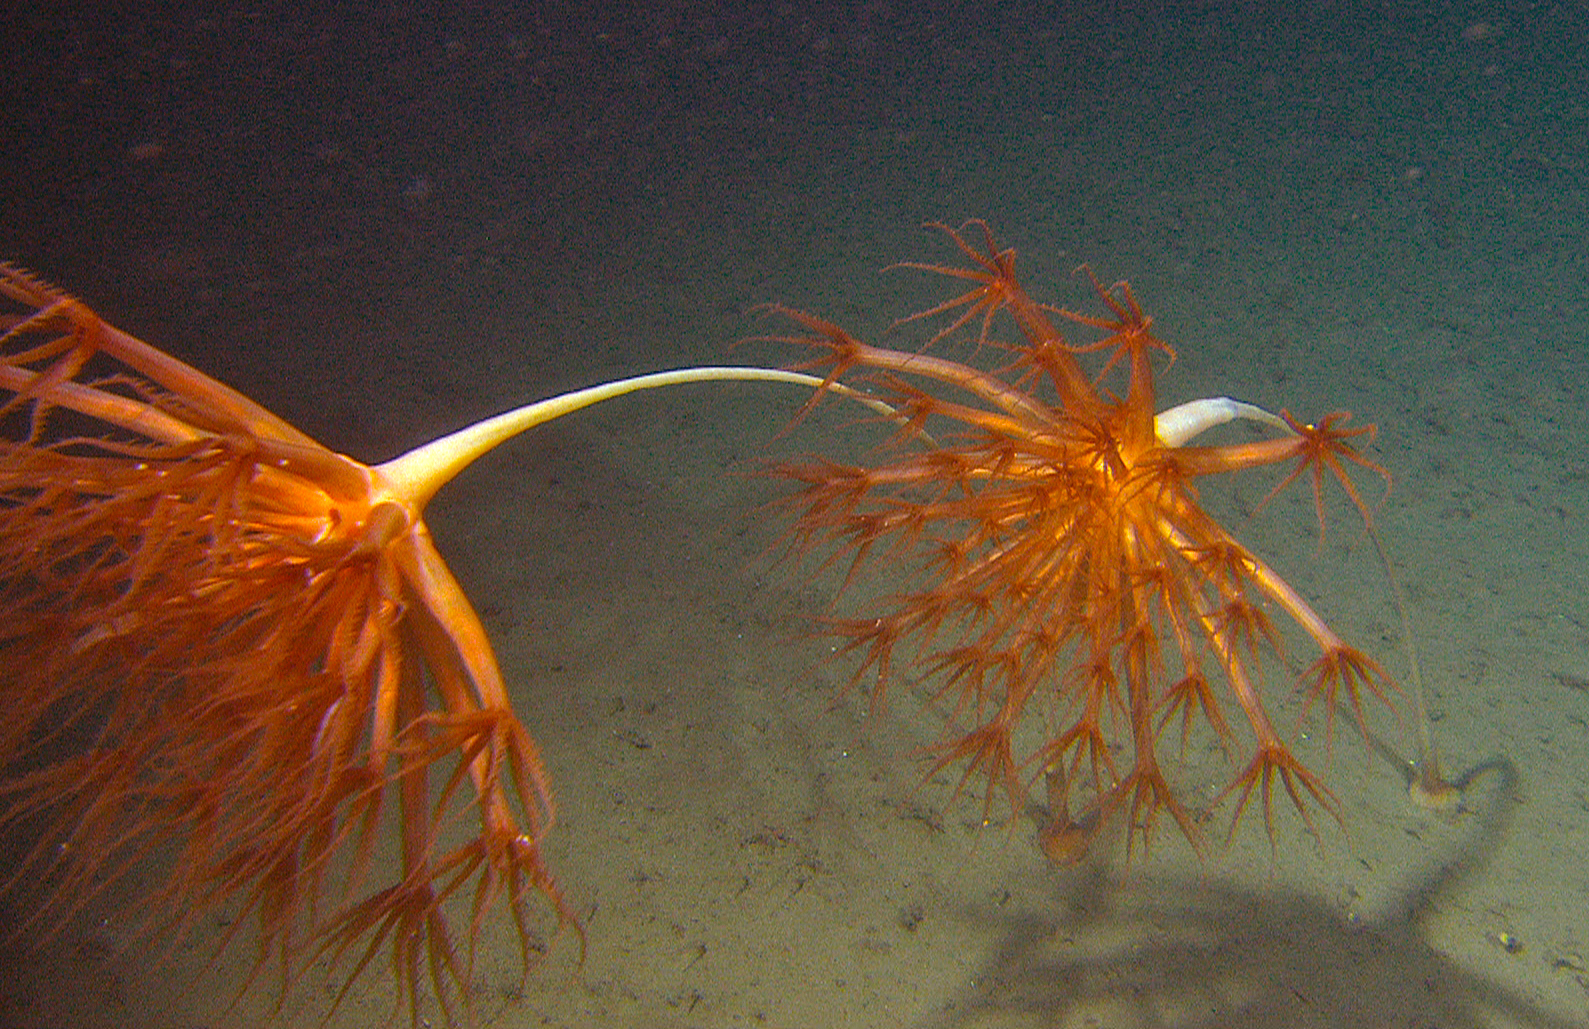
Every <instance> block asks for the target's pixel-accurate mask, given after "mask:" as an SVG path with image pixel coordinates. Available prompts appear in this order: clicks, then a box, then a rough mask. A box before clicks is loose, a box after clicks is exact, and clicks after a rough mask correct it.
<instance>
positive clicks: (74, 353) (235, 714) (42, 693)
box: [0, 266, 818, 1020]
mask: <svg viewBox="0 0 1589 1029" xmlns="http://www.w3.org/2000/svg"><path fill="white" fill-rule="evenodd" d="M0 294H3V296H4V297H5V298H6V302H7V303H8V305H9V307H8V309H6V310H4V311H0V424H3V427H4V430H5V431H4V435H3V438H0V659H3V661H4V664H5V671H4V683H3V692H0V826H4V827H8V828H10V829H11V830H13V831H20V830H28V831H30V832H32V833H34V834H35V836H34V837H31V838H34V839H36V843H34V844H33V845H32V846H31V849H29V850H28V851H27V852H26V854H25V855H24V857H23V859H22V860H21V862H20V864H19V865H18V867H16V868H15V869H14V870H12V871H11V872H10V873H9V874H8V878H7V880H6V882H5V884H4V885H5V886H6V887H7V888H10V889H12V890H15V889H16V888H17V887H18V885H19V884H21V883H23V882H33V881H35V880H37V881H42V882H44V883H46V889H45V891H44V899H43V901H42V902H41V906H39V907H38V908H37V909H36V910H35V911H34V913H33V914H32V915H31V917H30V918H28V919H27V920H26V921H25V923H24V924H23V925H22V926H21V927H20V928H21V930H22V931H29V932H48V931H51V930H55V929H58V928H59V927H60V926H61V925H63V924H64V923H65V921H66V920H68V919H69V918H70V917H71V916H72V915H73V914H74V913H75V912H76V911H78V910H79V909H80V908H81V906H82V905H83V904H84V903H85V901H86V900H87V899H88V898H89V897H91V896H92V895H93V894H94V893H95V892H96V891H98V890H100V889H102V888H103V887H104V886H105V884H106V883H107V882H109V881H111V880H113V879H115V878H116V877H117V876H121V875H125V874H126V873H127V872H128V871H130V870H131V869H132V868H134V867H135V866H138V865H139V864H140V863H142V862H144V861H145V860H146V859H153V860H156V861H158V862H160V863H159V865H158V867H159V868H161V869H163V870H164V871H163V875H164V878H163V879H161V880H159V881H160V882H161V885H160V886H159V887H158V893H159V895H158V896H157V897H156V898H154V899H155V900H156V901H157V903H155V904H153V905H151V907H150V910H152V911H155V912H157V913H158V916H157V917H155V918H154V919H153V921H154V922H155V923H158V924H156V925H152V926H151V928H170V929H174V930H175V931H176V932H178V933H180V932H182V931H184V930H188V929H191V928H193V918H194V916H195V915H196V914H197V913H199V912H203V911H206V910H212V909H214V908H215V907H216V906H217V905H221V904H223V903H226V904H229V905H232V906H234V907H236V908H240V909H241V910H240V911H232V912H231V914H232V916H233V920H232V922H231V925H232V928H231V929H230V930H229V932H231V933H237V932H239V931H241V928H242V927H243V926H245V925H249V924H255V925H257V927H258V932H259V946H260V964H261V965H264V964H265V963H266V962H267V961H270V960H276V961H279V962H280V965H281V969H282V972H283V974H284V976H286V977H287V978H289V979H290V978H291V976H292V975H294V974H295V973H296V972H297V971H299V970H301V969H302V968H303V967H304V965H305V964H306V962H307V961H308V960H310V959H312V958H314V957H316V956H325V955H329V956H332V957H336V956H347V957H348V958H349V959H350V960H351V962H352V974H351V975H350V979H349V981H351V979H352V978H353V977H356V975H357V974H358V973H359V972H360V971H362V970H364V969H365V967H366V966H367V965H369V963H370V962H371V961H373V960H375V959H376V958H377V957H378V956H379V955H380V954H381V953H382V952H383V950H387V949H389V952H390V957H391V959H392V961H393V963H394V969H395V974H396V977H397V979H398V981H399V983H400V985H401V987H402V992H403V994H404V997H403V1000H406V1002H407V1004H408V1005H409V1006H410V1010H411V1011H412V1012H413V1013H414V1017H415V1019H416V1020H417V1019H418V1006H417V1005H418V990H419V987H420V984H421V981H422V980H424V979H427V978H428V979H429V980H430V981H431V982H432V983H433V984H434V987H435V989H436V991H437V994H438V996H439V1000H440V1002H441V1003H442V1005H443V1006H444V1007H446V1006H447V1004H448V999H447V996H448V990H447V985H448V983H449V982H451V983H458V982H460V981H467V977H468V975H469V970H470V968H471V966H472V962H473V958H474V953H473V941H474V939H475V936H476V934H477V933H478V932H479V930H480V928H481V925H482V920H483V919H484V918H485V917H486V915H487V913H488V912H490V911H492V910H493V909H494V908H500V907H502V906H504V905H505V907H506V909H507V911H508V912H509V914H510V916H511V917H512V919H513V922H514V925H515V927H516V929H517V935H518V942H519V946H520V948H521V957H522V958H523V960H524V965H525V967H526V969H527V968H528V967H529V965H530V963H531V961H532V958H533V957H534V956H535V955H534V952H535V950H536V949H538V947H539V941H538V937H537V934H536V933H535V931H534V921H533V919H534V917H535V916H534V912H533V911H532V908H533V907H534V902H535V901H536V899H537V898H540V899H542V900H544V901H545V902H547V904H548V905H549V910H550V912H551V914H552V915H553V916H555V919H556V922H557V923H558V925H560V926H561V925H570V924H573V925H576V926H577V923H575V922H574V920H573V918H572V917H571V915H570V912H569V907H568V905H567V904H566V902H565V901H564V900H563V898H562V896H561V895H560V893H559V892H558V889H557V887H556V886H555V885H554V882H553V879H552V877H551V875H550V873H549V871H548V870H547V867H546V864H545V861H544V860H543V857H542V850H541V841H542V838H543V834H544V833H545V831H546V829H547V826H548V825H549V824H550V821H551V818H552V798H551V793H550V790H549V788H548V784H547V779H546V774H545V771H544V768H543V766H542V762H541V758H540V755H539V754H538V753H537V750H536V747H535V744H534V743H533V742H532V740H531V738H530V736H529V734H528V733H527V732H526V731H525V729H524V727H523V726H522V725H521V724H520V723H519V721H518V719H517V718H515V717H514V715H513V711H512V707H511V704H510V701H509V696H508V691H507V689H506V686H505V684H504V682H503V679H502V675H501V673H500V671H499V669H498V666H497V661H496V658H495V656H494V655H493V653H492V650H491V646H490V644H489V642H488V641H487V639H486V634H485V631H484V629H483V627H482V625H481V623H480V619H479V617H478V616H477V615H476V613H475V611H474V609H473V608H472V607H471V606H470V604H469V602H468V600H467V598H466V597H465V596H464V594H463V591H462V590H461V589H460V587H459V585H458V583H457V581H456V580H455V579H454V578H453V576H452V574H451V572H450V571H449V570H448V568H447V566H446V564H445V563H444V562H443V560H442V558H441V556H440V555H439V554H438V553H437V550H436V547H435V545H434V544H433V543H432V541H431V536H430V532H429V530H428V529H427V528H426V525H425V523H424V521H423V520H422V517H421V516H422V512H423V509H424V506H425V504H426V502H427V501H428V500H429V499H430V497H431V496H432V495H433V494H434V493H435V491H436V490H437V489H438V488H440V486H442V485H443V484H444V483H446V482H447V481H448V480H449V479H451V478H452V477H453V476H454V475H455V474H457V472H458V471H459V470H461V469H462V468H463V467H464V466H465V465H466V464H468V463H469V462H470V461H472V460H474V459H475V458H476V457H478V456H479V455H481V454H482V453H484V452H486V451H487V450H489V449H491V447H493V446H495V445H496V444H498V443H500V442H502V441H503V440H505V439H507V438H509V437H510V436H512V435H514V434H516V433H518V432H521V431H523V430H524V429H527V428H530V427H532V426H534V425H538V424H540V423H542V422H544V421H547V420H549V419H551V418H555V417H558V416H559V415H562V414H566V413H568V412H570V411H573V410H577V409H579V408H581V407H584V406H587V405H588V404H591V403H595V402H597V401H599V400H602V399H605V398H608V397H613V396H618V395H621V394H623V393H627V392H631V391H633V390H637V389H646V388H652V387H656V386H663V385H671V384H676V383H685V382H700V381H708V380H722V379H755V380H771V381H783V382H795V383H801V384H804V385H807V386H811V385H816V384H817V382H818V380H816V379H813V378H811V377H810V376H805V375H801V374H798V373H793V372H783V371H768V370H762V369H752V368H693V369H682V370H678V371H672V372H661V373H655V374H651V375H643V376H638V377H635V378H631V379H625V380H621V381H618V382H613V383H606V384H603V385H600V386H596V387H591V388H589V389H584V390H580V391H577V392H575V393H570V394H566V395H563V396H559V397H554V398H551V399H549V400H545V401H541V402H538V403H536V404H531V405H528V406H526V407H524V408H520V409H518V410H516V411H512V412H508V413H507V414H504V415H501V416H498V417H496V418H493V419H489V420H487V421H485V422H482V423H480V424H477V425H474V426H470V427H469V428H467V429H464V430H461V431H460V432H457V433H454V434H452V435H450V436H448V437H445V438H444V439H441V440H437V441H435V442H434V443H431V444H428V445H426V446H424V447H420V448H419V449H417V450H415V451H412V452H410V453H408V454H405V455H403V456H402V457H399V458H396V459H394V460H392V461H388V462H386V463H384V464H381V465H377V466H373V467H372V466H368V465H364V464H361V463H359V462H357V461H354V460H352V459H351V458H348V457H344V456H342V455H340V454H336V453H334V452H332V451H330V450H328V449H326V448H325V447H323V446H321V445H320V444H319V443H316V442H315V441H313V440H311V439H309V438H308V437H307V436H305V435H304V434H303V433H301V432H299V431H297V430H296V429H294V428H293V427H292V426H290V425H288V424H287V423H285V422H283V421H282V420H281V419H279V418H277V417H276V416H274V415H272V414H271V413H270V412H268V411H266V410H264V409H262V408H261V407H259V406H258V405H257V404H255V403H253V402H252V401H250V400H248V399H247V398H246V397H244V396H242V395H241V394H239V393H237V392H236V391H234V390H232V389H230V388H228V387H226V386H223V385H221V384H220V383H218V382H216V381H214V380H212V379H210V378H208V377H206V376H204V375H202V374H200V373H199V372H197V371H195V370H194V369H193V368H191V367H189V366H187V365H185V364H182V363H181V362H179V361H176V360H174V359H173V358H171V357H169V356H167V355H165V354H163V353H161V352H160V351H158V350H156V349H154V348H152V347H150V346H148V345H147V344H144V343H142V342H140V341H138V340H136V339H134V338H132V337H131V336H128V335H127V334H126V333H123V332H121V331H119V330H117V329H115V328H113V327H111V326H110V325H107V324H106V323H105V322H104V321H102V320H101V319H100V318H99V317H97V316H96V315H95V314H94V313H93V312H92V311H90V310H89V309H88V308H87V307H85V306H84V305H83V304H82V303H80V302H79V301H77V300H75V299H73V298H71V297H69V296H67V295H65V294H63V293H61V292H60V291H59V290H56V289H54V288H53V287H50V286H48V285H45V284H44V283H42V282H40V281H38V280H37V279H35V278H33V277H31V276H29V275H28V274H26V273H24V272H22V271H19V270H17V269H15V268H11V267H9V266H0ZM468 809H472V812H473V819H474V821H473V823H471V824H472V826H473V828H472V829H465V830H462V831H459V830H458V829H457V826H459V825H460V824H462V823H460V822H459V820H458V819H457V818H456V817H451V818H449V814H451V815H453V816H456V815H457V814H458V813H459V812H464V811H467V810H468ZM387 824H395V825H396V826H397V828H398V836H399V840H400V858H399V860H400V870H399V873H398V875H397V877H396V881H395V882H391V883H390V884H388V885H377V886H375V887H373V888H372V887H370V886H369V885H367V880H371V879H375V878H376V876H375V874H374V873H372V868H371V866H372V865H373V864H374V860H373V851H374V848H375V845H376V842H377V840H378V838H379V837H380V830H381V829H382V828H383V826H385V825H387ZM382 878H384V876H383V877H382ZM453 895H461V896H463V897H464V898H465V903H466V906H467V910H468V912H469V919H470V922H469V927H468V929H469V932H468V935H467V939H468V940H469V943H470V946H469V948H468V951H467V953H466V954H460V953H459V952H458V950H457V949H456V948H455V945H454V941H453V938H452V933H451V932H450V930H449V928H448V924H447V921H446V919H445V917H444V915H443V905H444V902H446V901H447V900H448V898H449V897H451V896H453ZM248 916H252V921H251V920H250V918H249V917H248ZM344 992H345V988H344ZM464 995H465V997H466V998H467V991H464ZM339 999H340V998H339ZM448 1014H449V1016H450V1014H451V1011H450V1009H449V1010H448Z"/></svg>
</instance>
